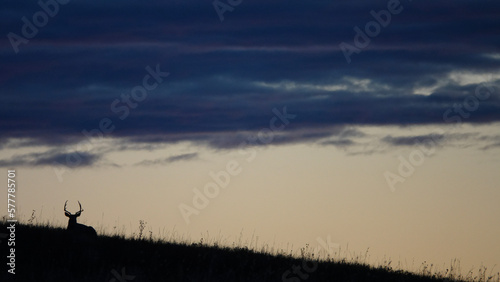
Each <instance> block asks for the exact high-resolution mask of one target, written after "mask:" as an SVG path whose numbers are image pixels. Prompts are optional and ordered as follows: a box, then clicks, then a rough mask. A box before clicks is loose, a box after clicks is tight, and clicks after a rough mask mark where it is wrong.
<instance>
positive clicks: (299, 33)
mask: <svg viewBox="0 0 500 282" xmlns="http://www.w3.org/2000/svg"><path fill="white" fill-rule="evenodd" d="M0 12H1V17H0V31H1V32H0V34H1V35H2V36H3V37H2V40H1V41H0V62H1V64H0V72H1V76H0V93H1V95H0V99H1V100H0V101H1V103H0V167H2V169H3V171H4V172H3V173H1V174H0V179H1V181H2V183H6V182H7V170H9V169H15V170H16V179H17V183H18V190H17V212H18V215H19V216H20V217H21V218H25V219H28V218H30V216H31V214H32V211H33V210H35V215H36V218H37V220H38V221H40V222H43V221H50V222H52V223H54V224H58V225H61V226H63V225H65V224H66V218H65V217H64V214H63V205H64V202H65V201H66V200H68V208H69V209H71V210H74V211H76V210H77V209H78V203H77V201H80V202H81V203H82V206H83V208H84V210H85V212H84V213H82V216H81V217H80V222H82V223H85V224H88V225H92V226H94V227H96V229H98V231H99V232H109V233H112V232H116V231H117V230H119V231H121V232H123V233H126V234H129V235H130V234H132V233H135V234H137V233H138V232H139V231H138V230H139V220H144V221H145V222H146V230H147V231H148V232H149V231H151V232H152V233H153V235H154V236H159V237H161V236H170V237H178V238H185V239H187V238H189V239H190V240H193V241H199V240H200V239H201V238H204V240H205V241H206V240H212V241H220V242H222V243H225V244H228V245H231V244H232V243H233V242H237V243H238V242H242V243H244V244H246V245H251V246H252V245H253V247H257V248H264V247H265V246H268V247H269V248H274V249H281V248H283V249H293V250H295V251H297V250H298V249H300V248H302V247H304V246H305V245H306V244H309V246H311V247H318V248H319V246H322V244H320V243H319V242H329V246H330V247H328V248H323V249H324V251H326V252H338V251H340V252H341V253H344V254H345V255H353V254H364V253H365V251H366V250H367V249H369V252H368V254H369V255H370V261H371V262H373V263H381V262H382V261H383V260H384V258H387V257H390V258H391V259H392V260H393V261H394V263H399V264H400V265H402V266H403V267H406V268H418V267H419V266H420V264H421V263H422V262H423V261H427V262H430V263H434V265H437V266H446V267H447V266H449V264H450V261H451V260H453V259H459V260H460V261H461V266H462V270H463V271H465V272H466V271H468V270H469V269H471V268H472V267H475V268H477V267H479V266H481V265H485V266H487V267H488V268H489V269H491V268H492V267H493V266H494V265H500V242H499V240H498V238H500V225H499V224H498V222H499V221H498V218H499V216H500V205H498V201H499V199H500V189H499V187H498V184H499V183H500V176H499V175H500V174H499V173H498V167H499V165H500V131H499V130H498V129H499V125H500V72H499V70H500V69H499V67H500V50H499V47H498V46H500V36H499V31H500V22H499V21H498V17H499V15H500V3H498V2H497V1H489V0H484V1H461V0H458V1H411V0H401V1H396V0H388V1H360V0H354V1H353V0H350V1H319V0H312V1H296V0H288V1H273V2H272V3H270V2H269V1H260V0H256V1H246V0H228V1H224V0H220V1H219V0H216V1H213V2H210V1H146V2H144V1H131V0H122V1H106V2H105V3H103V2H102V1H94V0H87V1H79V0H47V1H45V0H41V1H39V2H36V1H30V2H26V1H5V3H4V4H3V5H2V8H1V9H0ZM6 193H7V192H4V195H5V196H7V195H6ZM2 197H3V196H2ZM0 208H1V213H0V215H2V216H4V215H6V203H4V201H2V203H1V204H0ZM323 245H324V244H323ZM346 249H347V251H346ZM446 267H445V268H446ZM497 267H498V266H497ZM496 270H497V271H498V269H496Z"/></svg>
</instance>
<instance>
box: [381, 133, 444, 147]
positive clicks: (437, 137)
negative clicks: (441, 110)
mask: <svg viewBox="0 0 500 282" xmlns="http://www.w3.org/2000/svg"><path fill="white" fill-rule="evenodd" d="M444 140H445V135H444V134H437V133H432V134H425V135H415V136H397V137H394V136H390V135H388V136H386V137H384V138H383V139H382V141H383V142H385V143H388V144H390V145H392V146H415V145H418V144H420V143H423V142H432V143H433V144H435V145H439V144H441V143H442V142H443V141H444Z"/></svg>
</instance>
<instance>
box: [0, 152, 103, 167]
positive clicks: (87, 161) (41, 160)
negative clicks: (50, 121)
mask: <svg viewBox="0 0 500 282" xmlns="http://www.w3.org/2000/svg"><path fill="white" fill-rule="evenodd" d="M99 160H101V157H100V156H98V155H94V154H91V153H88V152H67V153H62V152H58V151H57V150H49V151H46V152H43V153H28V154H21V155H15V156H13V157H11V158H10V159H7V160H0V167H15V166H31V167H33V166H59V165H65V166H67V167H70V168H77V167H91V166H93V165H95V164H96V163H97V162H98V161H99Z"/></svg>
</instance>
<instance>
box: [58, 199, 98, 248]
mask: <svg viewBox="0 0 500 282" xmlns="http://www.w3.org/2000/svg"><path fill="white" fill-rule="evenodd" d="M67 204H68V201H66V203H64V215H66V216H67V217H69V220H68V231H69V232H70V234H71V236H72V238H73V241H74V242H75V243H78V242H81V243H85V242H86V243H91V242H94V241H95V240H96V239H97V232H96V231H95V229H94V228H93V227H92V226H87V225H83V224H80V223H77V222H76V218H77V217H79V216H80V215H81V214H82V212H83V209H82V204H80V201H78V205H79V206H80V210H79V211H77V212H76V213H75V214H72V213H70V212H69V211H68V210H67V209H66V205H67Z"/></svg>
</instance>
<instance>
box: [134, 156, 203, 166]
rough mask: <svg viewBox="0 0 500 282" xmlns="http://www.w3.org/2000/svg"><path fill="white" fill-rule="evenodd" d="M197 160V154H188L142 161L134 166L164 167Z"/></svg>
mask: <svg viewBox="0 0 500 282" xmlns="http://www.w3.org/2000/svg"><path fill="white" fill-rule="evenodd" d="M197 158H198V153H189V154H181V155H174V156H170V157H167V158H163V159H155V160H143V161H141V162H138V163H136V164H135V166H153V165H166V164H171V163H174V162H179V161H189V160H195V159H197Z"/></svg>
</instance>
